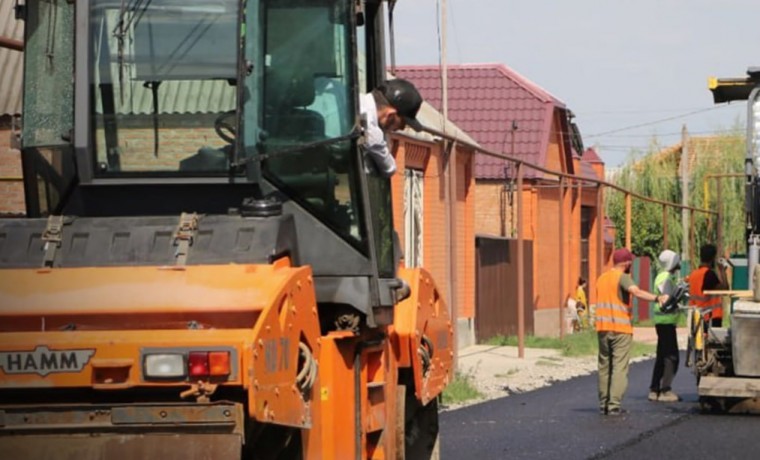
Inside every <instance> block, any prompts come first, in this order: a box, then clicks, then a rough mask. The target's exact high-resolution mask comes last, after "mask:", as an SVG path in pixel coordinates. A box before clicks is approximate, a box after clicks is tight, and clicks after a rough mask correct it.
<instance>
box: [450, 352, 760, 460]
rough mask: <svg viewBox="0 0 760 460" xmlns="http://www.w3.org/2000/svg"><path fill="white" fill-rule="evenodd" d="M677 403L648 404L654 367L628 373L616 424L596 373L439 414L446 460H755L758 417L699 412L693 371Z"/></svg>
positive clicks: (685, 372) (682, 376) (759, 447)
mask: <svg viewBox="0 0 760 460" xmlns="http://www.w3.org/2000/svg"><path fill="white" fill-rule="evenodd" d="M683 358H684V356H683V353H682V356H681V368H680V369H679V371H678V374H677V375H676V379H675V382H674V385H673V390H674V391H675V392H677V393H678V394H679V395H681V397H682V398H683V401H682V402H678V403H668V404H665V403H653V402H650V401H647V393H648V391H649V381H650V379H651V376H652V366H653V364H654V361H653V360H652V359H649V360H646V361H643V362H639V363H635V364H632V365H631V368H630V371H629V374H628V391H627V392H626V396H625V398H624V400H623V407H624V408H625V409H627V410H628V411H629V412H628V413H627V414H624V415H621V416H601V415H599V412H598V409H597V408H598V404H597V375H596V373H594V374H591V375H587V376H583V377H576V378H574V379H571V380H568V381H565V382H560V383H556V384H554V385H552V386H550V387H545V388H542V389H539V390H535V391H532V392H528V393H524V394H520V395H513V396H509V397H506V398H500V399H496V400H492V401H489V402H484V403H481V404H477V405H474V406H469V407H465V408H462V409H458V410H453V411H447V412H444V413H442V414H441V458H443V459H444V460H459V459H471V460H490V459H494V460H497V459H498V460H501V459H515V458H518V459H519V458H530V459H562V460H568V459H576V458H577V459H587V458H614V459H636V460H641V459H660V458H663V459H670V460H675V459H682V458H719V459H720V460H726V459H745V458H746V459H757V458H760V416H758V415H749V416H747V415H706V414H701V413H700V412H699V406H698V403H697V392H696V383H695V379H694V376H693V374H692V373H691V369H688V368H685V367H683Z"/></svg>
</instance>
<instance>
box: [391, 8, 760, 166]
mask: <svg viewBox="0 0 760 460" xmlns="http://www.w3.org/2000/svg"><path fill="white" fill-rule="evenodd" d="M442 1H443V0H399V1H398V3H397V4H396V9H395V13H394V23H395V24H394V30H395V42H396V46H395V49H396V63H397V64H398V65H422V64H438V63H439V62H440V54H439V50H440V47H439V39H438V33H439V32H438V30H439V27H438V26H437V24H438V17H439V11H440V10H439V7H438V6H439V4H440V2H442ZM446 5H447V16H448V21H447V24H448V26H447V28H446V29H447V48H448V52H447V59H448V63H449V64H468V63H487V62H488V63H501V64H505V65H507V66H508V67H510V68H512V69H513V70H515V71H517V72H518V73H520V74H521V75H523V76H524V77H526V78H528V79H529V80H531V81H533V82H534V83H536V84H538V85H539V86H541V87H542V88H544V89H545V90H546V91H548V92H549V93H551V94H552V95H553V96H555V97H556V98H557V99H559V100H561V101H562V102H564V103H565V105H566V106H567V107H568V108H569V109H570V110H572V111H573V112H574V113H575V115H576V119H575V121H576V123H577V124H578V127H579V128H580V131H581V133H582V135H583V140H584V144H585V146H586V147H591V146H594V147H596V149H597V152H598V153H599V155H600V156H601V158H602V160H604V162H605V163H606V165H607V167H616V166H620V165H621V164H623V163H624V162H625V161H626V159H627V158H630V156H629V155H630V152H631V150H632V149H637V150H638V151H639V152H645V151H646V150H647V149H648V148H649V146H650V144H651V143H652V141H653V138H654V137H655V136H656V140H657V143H658V145H660V146H663V147H664V146H669V145H673V144H676V143H678V142H680V140H681V129H682V126H683V125H686V127H687V129H688V131H689V133H690V135H693V136H702V135H711V134H715V133H722V132H726V131H730V130H732V129H736V128H740V129H741V130H743V129H744V126H745V125H744V123H745V120H746V110H747V109H746V104H745V103H743V102H734V103H731V104H721V105H715V104H713V101H712V93H710V91H709V90H708V89H707V79H708V77H710V76H715V77H743V76H745V75H746V70H747V68H748V67H750V66H760V27H759V25H760V1H758V0H721V1H717V2H716V1H707V0H572V1H571V0H446ZM665 119H669V120H665ZM663 120H665V121H663ZM637 125H644V126H639V127H637V128H631V127H633V126H637ZM629 128H630V129H629ZM611 131H615V132H611Z"/></svg>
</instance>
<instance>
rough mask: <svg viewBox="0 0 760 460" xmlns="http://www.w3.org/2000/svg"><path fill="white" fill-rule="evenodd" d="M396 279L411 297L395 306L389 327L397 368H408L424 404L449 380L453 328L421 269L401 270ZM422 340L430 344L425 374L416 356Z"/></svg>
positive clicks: (442, 303) (442, 301)
mask: <svg viewBox="0 0 760 460" xmlns="http://www.w3.org/2000/svg"><path fill="white" fill-rule="evenodd" d="M399 277H400V278H402V279H404V280H405V281H406V282H407V283H409V286H410V287H411V295H410V296H409V297H408V298H407V299H405V300H403V301H402V302H400V303H399V304H398V306H397V307H396V314H395V320H394V324H393V326H394V331H395V333H396V334H397V340H398V341H399V350H400V351H401V353H400V355H399V357H398V362H399V366H400V367H409V366H411V367H412V370H413V373H414V383H415V391H416V395H417V398H418V399H419V400H420V401H421V402H422V404H423V405H424V404H427V403H428V402H429V401H431V400H432V399H434V398H435V397H436V396H438V395H439V394H440V393H441V391H443V388H444V387H445V386H446V385H447V384H448V382H449V380H450V379H451V378H452V374H451V373H452V361H453V359H454V343H453V342H454V329H453V327H452V324H451V320H450V318H449V312H448V309H447V307H446V303H445V302H444V300H443V297H442V296H441V294H440V293H439V291H438V289H437V287H436V286H435V282H434V281H433V279H432V277H431V276H430V274H429V273H428V272H427V271H426V270H425V269H422V268H416V269H401V270H399ZM425 341H428V342H429V345H432V350H429V354H430V366H429V369H428V372H427V373H425V372H424V369H423V362H422V358H421V357H420V347H422V346H424V345H423V344H424V343H425ZM410 361H411V362H410Z"/></svg>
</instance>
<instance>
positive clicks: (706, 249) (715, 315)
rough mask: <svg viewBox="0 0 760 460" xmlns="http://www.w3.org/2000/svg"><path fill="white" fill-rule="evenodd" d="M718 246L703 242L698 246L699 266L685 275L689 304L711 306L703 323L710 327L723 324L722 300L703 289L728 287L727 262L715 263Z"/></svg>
mask: <svg viewBox="0 0 760 460" xmlns="http://www.w3.org/2000/svg"><path fill="white" fill-rule="evenodd" d="M717 255H718V248H716V247H715V245H714V244H705V245H703V246H702V247H701V248H699V267H698V268H697V269H696V270H694V271H692V272H691V273H690V274H689V276H688V277H687V282H688V283H689V306H692V307H695V308H701V309H705V308H712V311H711V312H708V313H706V314H705V325H707V323H708V322H709V323H710V326H712V327H721V326H722V325H723V300H722V299H721V297H720V296H711V295H707V294H705V291H711V290H720V289H728V282H727V278H726V266H727V265H728V263H727V262H725V261H723V260H721V261H720V262H721V263H716V258H717Z"/></svg>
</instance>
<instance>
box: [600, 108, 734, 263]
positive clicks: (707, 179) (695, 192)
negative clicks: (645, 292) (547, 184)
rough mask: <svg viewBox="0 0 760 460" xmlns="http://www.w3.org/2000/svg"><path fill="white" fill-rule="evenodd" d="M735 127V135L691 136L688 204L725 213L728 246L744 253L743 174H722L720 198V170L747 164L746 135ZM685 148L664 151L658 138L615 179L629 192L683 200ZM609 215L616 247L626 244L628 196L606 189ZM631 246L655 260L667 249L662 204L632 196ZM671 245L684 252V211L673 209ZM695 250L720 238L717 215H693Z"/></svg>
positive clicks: (668, 212) (669, 226)
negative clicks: (734, 176)
mask: <svg viewBox="0 0 760 460" xmlns="http://www.w3.org/2000/svg"><path fill="white" fill-rule="evenodd" d="M738 125H739V124H738V123H737V126H735V127H734V129H732V130H731V132H730V133H728V134H725V135H721V136H715V137H709V138H707V137H696V138H692V140H691V142H690V143H689V148H690V149H691V150H692V151H693V152H692V154H691V155H690V157H691V158H693V159H694V161H693V164H690V174H689V205H690V206H693V207H697V208H705V209H710V210H714V211H718V210H720V211H721V212H722V213H723V245H724V247H725V248H726V249H727V250H728V251H730V252H732V253H737V252H744V247H745V243H744V239H745V235H744V187H743V183H744V181H743V179H742V178H722V179H721V180H720V185H721V200H720V202H718V193H717V186H718V183H719V182H718V181H717V180H716V179H715V178H714V177H711V175H716V174H732V173H741V172H742V171H743V164H744V135H743V132H742V129H741V128H740V127H739V126H738ZM679 167H680V149H679V148H677V147H671V148H668V149H661V148H660V147H659V145H658V142H657V140H656V139H653V141H652V143H651V145H650V148H649V149H648V152H646V154H644V155H636V154H635V153H633V154H632V155H631V157H630V160H629V161H628V162H627V164H626V165H625V166H624V167H623V168H622V169H621V171H620V172H619V173H618V174H617V175H616V176H615V178H614V183H615V184H616V185H619V186H621V187H623V188H625V189H626V190H630V191H632V192H635V193H638V194H640V195H644V196H648V197H651V198H655V199H658V200H662V201H668V202H673V203H680V202H681V180H680V173H679ZM606 194H607V195H606V199H607V204H608V208H607V214H608V216H609V217H610V219H612V221H613V222H614V223H615V225H616V227H617V229H618V231H617V238H616V239H617V241H616V245H617V247H622V246H624V245H625V194H624V193H622V192H619V191H616V190H609V189H608V190H607V192H606ZM631 212H632V218H631V245H632V246H633V247H632V248H631V250H632V251H633V252H634V253H635V254H637V255H648V256H650V257H652V258H653V259H655V258H656V255H657V254H658V253H659V252H660V251H661V250H662V249H664V247H663V246H664V244H663V242H664V239H663V234H664V225H663V207H662V205H659V204H654V203H647V202H644V201H642V200H638V199H636V198H633V201H632V203H631ZM665 219H667V231H668V246H669V249H673V250H675V251H677V252H680V251H681V241H682V239H681V236H682V226H681V211H680V210H679V209H677V208H670V207H668V208H667V209H666V210H665ZM691 225H692V226H694V231H695V240H696V241H695V248H698V247H699V246H700V245H702V244H704V243H706V242H713V243H715V242H716V238H717V219H716V217H715V216H712V215H708V214H705V213H694V219H693V222H691Z"/></svg>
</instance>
